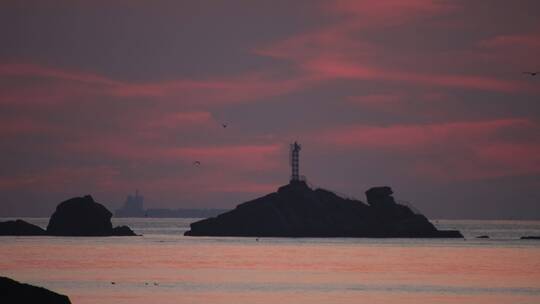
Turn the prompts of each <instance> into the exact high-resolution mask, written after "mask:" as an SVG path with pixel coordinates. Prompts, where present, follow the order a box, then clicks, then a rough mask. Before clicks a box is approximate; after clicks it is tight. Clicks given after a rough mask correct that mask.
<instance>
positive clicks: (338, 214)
mask: <svg viewBox="0 0 540 304" xmlns="http://www.w3.org/2000/svg"><path fill="white" fill-rule="evenodd" d="M300 149H301V146H300V145H299V144H298V143H297V142H295V143H293V144H291V146H290V163H291V170H292V174H291V180H290V182H289V184H287V185H285V186H282V187H280V188H279V189H278V191H277V192H274V193H270V194H268V195H265V196H263V197H260V198H257V199H255V200H252V201H249V202H246V203H243V204H240V205H238V206H237V207H236V208H235V209H233V210H231V211H229V212H225V213H223V214H220V215H218V216H217V217H211V218H207V219H204V220H201V221H198V222H195V223H192V224H191V230H189V231H187V232H186V233H185V235H188V236H250V237H370V238H463V235H462V234H461V233H460V232H459V231H455V230H451V231H440V230H438V229H437V228H435V226H433V224H431V223H430V222H429V221H428V219H427V218H426V217H425V216H424V215H422V214H420V213H418V212H414V211H413V210H411V208H409V207H408V206H405V205H402V204H398V203H396V201H395V200H394V198H393V197H392V193H393V192H392V189H391V188H390V187H375V188H371V189H369V190H368V191H366V197H367V204H365V203H363V202H361V201H359V200H355V199H348V198H343V197H340V196H338V195H336V194H335V193H333V192H331V191H328V190H324V189H320V188H319V189H312V188H310V187H309V186H308V185H307V183H306V182H305V179H304V178H303V177H302V176H300V175H299V156H300V154H299V153H300Z"/></svg>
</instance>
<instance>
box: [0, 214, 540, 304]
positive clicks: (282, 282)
mask: <svg viewBox="0 0 540 304" xmlns="http://www.w3.org/2000/svg"><path fill="white" fill-rule="evenodd" d="M4 220H9V219H0V221H4ZM24 220H26V221H28V222H30V223H34V224H37V225H39V226H41V227H46V225H47V222H48V218H26V219H24ZM196 220H197V219H179V218H175V219H163V218H160V219H152V218H126V219H115V218H113V223H114V225H128V226H130V227H132V228H133V230H134V231H135V232H136V233H138V234H142V236H138V237H11V236H4V237H0V275H1V276H7V277H10V278H13V279H16V280H18V281H21V282H25V283H29V284H33V285H38V286H43V287H45V288H48V289H51V290H53V291H56V292H59V293H62V294H65V295H67V296H69V297H70V299H71V301H72V303H81V304H90V303H104V304H107V303H115V304H121V303H130V304H138V303H141V304H142V303H144V304H152V303H155V304H158V303H159V304H167V303H205V304H208V303H216V304H219V303H235V304H236V303H246V304H247V303H249V304H256V303H260V304H267V303H268V304H269V303H278V304H286V303H295V304H303V303H306V304H307V303H309V304H318V303H321V304H322V303H370V304H377V303H445V304H446V303H460V304H462V303H471V304H472V303H474V304H481V303H489V304H496V303H531V304H532V303H535V304H536V303H540V241H538V240H521V239H520V237H521V236H526V235H537V236H538V235H540V221H484V220H432V223H434V224H435V225H436V226H437V227H438V228H440V229H458V230H460V231H461V232H462V233H463V234H464V235H465V239H364V238H259V239H257V238H249V237H248V238H245V237H186V236H183V233H184V232H185V231H186V230H188V228H189V224H190V223H191V222H193V221H196ZM481 235H488V236H489V237H490V238H489V239H478V238H476V237H477V236H481Z"/></svg>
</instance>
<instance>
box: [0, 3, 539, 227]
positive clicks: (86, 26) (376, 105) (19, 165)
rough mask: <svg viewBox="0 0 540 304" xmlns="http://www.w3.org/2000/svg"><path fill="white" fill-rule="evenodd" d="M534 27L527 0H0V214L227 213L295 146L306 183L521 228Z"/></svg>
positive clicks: (530, 197) (262, 186)
mask: <svg viewBox="0 0 540 304" xmlns="http://www.w3.org/2000/svg"><path fill="white" fill-rule="evenodd" d="M539 17H540V2H538V1H536V0H530V1H525V0H517V1H506V0H502V1H499V0H490V1H487V0H486V1H482V0H479V1H459V0H456V1H436V0H407V1H401V0H387V1H362V0H357V1H347V0H343V1H342V0H337V1H315V0H313V1H312V0H309V1H307V0H305V1H304V0H298V1H289V0H272V1H262V0H261V1H248V0H243V1H239V0H230V1H209V0H203V1H172V0H171V1H161V0H154V1H142V0H129V1H128V0H113V1H101V0H95V1H23V0H17V1H11V0H7V1H6V0H4V1H1V2H0V45H1V47H0V151H1V152H0V216H24V215H33V216H36V215H50V214H51V213H52V211H53V210H54V208H55V206H56V205H57V204H58V203H59V202H61V201H63V200H66V199H68V198H71V197H74V196H81V195H86V194H91V195H92V196H93V197H94V198H95V199H96V201H98V202H101V203H103V204H105V205H106V206H108V207H109V208H111V209H114V208H116V207H119V206H120V205H121V203H122V202H123V200H124V199H125V197H126V195H127V194H130V193H133V192H135V190H136V189H138V190H139V191H140V192H141V193H142V194H143V195H144V196H145V205H146V207H149V208H158V207H162V208H233V207H234V206H235V205H237V204H238V203H241V202H243V201H246V200H249V199H253V198H256V197H259V196H261V195H264V194H267V193H269V192H272V191H275V190H276V189H277V187H279V186H281V185H284V184H287V183H288V181H289V178H290V168H289V161H288V153H289V152H288V149H289V144H290V143H291V142H293V141H295V140H298V141H299V142H300V143H301V144H302V151H301V153H300V172H301V174H302V175H305V176H306V178H307V180H308V182H309V183H310V184H312V185H313V187H323V188H326V189H330V190H334V191H336V192H337V193H340V194H342V195H346V196H348V197H354V198H358V199H361V200H365V196H364V192H365V191H366V190H367V189H369V188H370V187H373V186H382V185H387V186H390V187H392V188H393V189H394V192H395V194H394V196H395V197H396V198H397V199H399V200H404V201H408V202H410V203H411V204H413V205H414V206H415V207H416V208H417V209H419V210H420V211H422V212H423V213H424V214H426V215H427V216H428V217H431V218H501V219H540V74H539V75H537V76H530V75H526V74H523V72H525V71H539V70H540V56H539V54H540V18H539ZM222 124H226V125H227V127H226V128H224V127H223V126H222ZM195 161H200V163H201V165H200V166H199V165H194V162H195Z"/></svg>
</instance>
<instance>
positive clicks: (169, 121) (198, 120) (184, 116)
mask: <svg viewBox="0 0 540 304" xmlns="http://www.w3.org/2000/svg"><path fill="white" fill-rule="evenodd" d="M212 121H213V118H212V114H211V113H210V112H202V111H200V112H176V113H166V114H164V115H161V116H158V117H156V118H154V119H153V120H150V121H147V122H144V124H145V127H146V128H148V129H151V130H155V129H156V128H158V129H161V128H163V129H175V128H181V127H186V126H200V125H203V124H207V123H210V122H212Z"/></svg>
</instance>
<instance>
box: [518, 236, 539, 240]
mask: <svg viewBox="0 0 540 304" xmlns="http://www.w3.org/2000/svg"><path fill="white" fill-rule="evenodd" d="M521 239H522V240H540V236H522V237H521Z"/></svg>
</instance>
